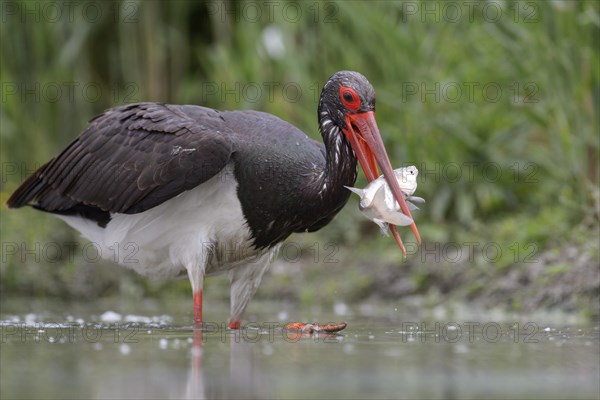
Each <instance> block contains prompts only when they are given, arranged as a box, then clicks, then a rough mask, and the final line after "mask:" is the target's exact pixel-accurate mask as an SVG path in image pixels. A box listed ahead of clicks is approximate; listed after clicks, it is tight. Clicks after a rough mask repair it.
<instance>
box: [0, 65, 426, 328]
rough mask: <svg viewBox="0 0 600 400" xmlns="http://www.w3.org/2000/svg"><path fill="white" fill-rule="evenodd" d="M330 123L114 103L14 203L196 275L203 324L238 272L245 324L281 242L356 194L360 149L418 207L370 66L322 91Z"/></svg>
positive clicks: (173, 270)
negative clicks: (385, 129) (308, 127)
mask: <svg viewBox="0 0 600 400" xmlns="http://www.w3.org/2000/svg"><path fill="white" fill-rule="evenodd" d="M318 120H319V130H320V131H321V135H322V137H323V142H324V143H323V144H321V143H319V142H317V141H315V140H312V139H310V138H309V137H308V136H306V135H305V134H304V133H303V132H301V131H300V130H299V129H297V128H296V127H294V126H292V125H291V124H289V123H287V122H285V121H283V120H281V119H279V118H277V117H275V116H273V115H270V114H267V113H263V112H258V111H217V110H213V109H210V108H205V107H199V106H193V105H171V104H162V103H137V104H129V105H125V106H121V107H115V108H111V109H108V110H107V111H105V112H104V113H102V114H100V115H99V116H97V117H95V118H94V119H92V120H91V121H90V123H89V125H88V126H87V128H86V129H85V130H84V131H83V132H82V133H81V134H80V135H79V137H77V138H76V139H75V140H73V141H72V142H71V143H70V144H69V145H68V146H67V147H66V148H65V149H64V150H63V151H62V152H61V153H60V154H58V155H57V156H55V157H54V158H53V159H51V160H50V161H49V162H48V163H46V164H45V165H43V166H42V167H40V168H39V169H38V170H37V171H36V172H34V173H33V174H32V175H31V176H30V177H29V178H28V179H27V180H26V181H25V182H23V184H22V185H21V186H20V187H19V188H18V189H17V190H16V191H15V192H14V193H13V195H12V196H11V197H10V199H9V200H8V202H7V204H8V206H9V207H11V208H16V207H21V206H24V205H31V206H33V207H34V208H36V209H38V210H42V211H46V212H50V213H52V214H54V215H56V216H58V217H60V218H61V219H63V220H64V221H66V222H67V223H68V224H69V225H71V226H72V227H74V228H75V229H77V230H79V231H80V232H81V234H82V235H83V236H84V237H85V238H87V239H89V240H90V241H92V242H93V243H95V245H96V246H98V248H99V251H100V252H101V254H102V255H103V256H104V255H107V256H108V258H111V259H115V258H117V261H118V263H119V264H121V265H123V266H126V267H130V268H132V269H134V270H136V271H137V272H139V273H141V274H143V275H146V276H149V277H152V278H179V277H185V276H187V277H188V278H189V280H190V282H191V285H192V290H193V304H194V321H195V322H201V321H202V287H203V282H204V277H205V276H209V275H214V274H218V273H223V272H227V273H228V276H229V280H230V283H231V313H230V319H229V327H230V328H232V329H238V328H239V327H240V321H241V318H242V315H243V313H244V310H245V309H246V306H247V305H248V302H249V300H250V298H251V297H252V296H253V294H254V293H255V292H256V290H257V288H258V285H259V283H260V281H261V278H262V276H263V274H264V272H265V271H266V269H267V267H268V265H269V264H270V260H271V259H272V258H273V256H274V255H275V254H276V253H277V250H278V248H279V244H280V243H281V242H282V241H283V240H284V239H286V238H287V237H288V236H290V234H292V233H294V232H313V231H316V230H318V229H320V228H322V227H324V226H325V225H327V224H328V223H329V222H330V221H331V220H332V219H333V217H334V216H335V215H336V214H337V213H338V212H339V211H340V209H341V208H342V207H343V206H344V205H345V204H346V202H347V201H348V198H349V196H350V191H349V190H347V189H346V188H344V186H353V185H354V182H355V180H356V177H357V164H356V161H357V159H358V161H359V162H360V165H361V167H362V169H363V170H364V172H365V175H366V177H367V180H368V181H372V180H374V179H376V178H377V177H378V176H379V173H378V170H377V165H378V166H379V167H380V168H381V171H382V172H383V175H384V177H385V179H386V180H387V182H388V184H389V185H390V187H391V189H392V192H393V193H394V197H395V198H396V200H397V201H398V203H399V205H400V206H401V209H402V211H403V213H404V214H406V215H407V216H410V215H411V214H410V211H409V209H408V207H407V205H406V202H405V198H404V197H405V196H404V195H403V193H402V192H401V190H400V187H399V186H398V182H397V180H396V179H395V178H394V173H393V170H392V166H391V165H390V161H389V158H388V155H387V153H386V150H385V147H384V144H383V141H382V139H381V136H380V133H379V129H378V127H377V123H376V122H375V90H374V89H373V87H372V86H371V84H370V83H369V81H368V80H367V79H366V78H365V77H364V76H363V75H361V74H359V73H357V72H351V71H340V72H337V73H335V74H334V75H333V76H332V77H331V78H330V79H329V81H328V82H327V83H326V84H325V86H324V87H323V90H322V92H321V98H320V101H319V106H318ZM411 218H412V217H411ZM391 228H392V232H393V234H394V237H395V239H396V242H397V243H398V245H399V246H400V248H401V249H402V251H403V252H405V250H404V247H403V245H402V241H401V239H400V236H399V235H398V233H397V231H396V230H395V229H394V227H393V226H392V227H391ZM411 228H412V231H413V233H414V234H415V236H416V238H417V241H418V242H420V237H419V233H418V230H417V227H416V225H415V224H414V223H413V224H412V225H411ZM116 255H118V257H116Z"/></svg>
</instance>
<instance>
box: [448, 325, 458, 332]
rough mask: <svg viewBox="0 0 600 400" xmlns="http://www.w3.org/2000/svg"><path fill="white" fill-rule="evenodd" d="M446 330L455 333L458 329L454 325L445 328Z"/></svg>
mask: <svg viewBox="0 0 600 400" xmlns="http://www.w3.org/2000/svg"><path fill="white" fill-rule="evenodd" d="M446 329H448V330H449V331H455V330H457V329H458V327H457V326H456V325H448V326H446Z"/></svg>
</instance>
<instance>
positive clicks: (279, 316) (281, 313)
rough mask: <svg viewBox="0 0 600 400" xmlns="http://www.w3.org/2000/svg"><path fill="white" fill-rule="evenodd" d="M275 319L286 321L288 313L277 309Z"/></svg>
mask: <svg viewBox="0 0 600 400" xmlns="http://www.w3.org/2000/svg"><path fill="white" fill-rule="evenodd" d="M277 319H278V320H280V321H287V319H288V313H287V312H286V311H284V310H281V311H279V313H278V314H277Z"/></svg>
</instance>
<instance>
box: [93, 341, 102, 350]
mask: <svg viewBox="0 0 600 400" xmlns="http://www.w3.org/2000/svg"><path fill="white" fill-rule="evenodd" d="M94 350H98V351H100V350H102V343H100V342H96V343H94Z"/></svg>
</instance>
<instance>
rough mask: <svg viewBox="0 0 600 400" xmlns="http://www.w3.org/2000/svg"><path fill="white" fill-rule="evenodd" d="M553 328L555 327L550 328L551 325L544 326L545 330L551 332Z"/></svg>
mask: <svg viewBox="0 0 600 400" xmlns="http://www.w3.org/2000/svg"><path fill="white" fill-rule="evenodd" d="M553 330H554V329H552V328H550V327H549V326H547V327H545V328H544V332H551V331H553Z"/></svg>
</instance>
